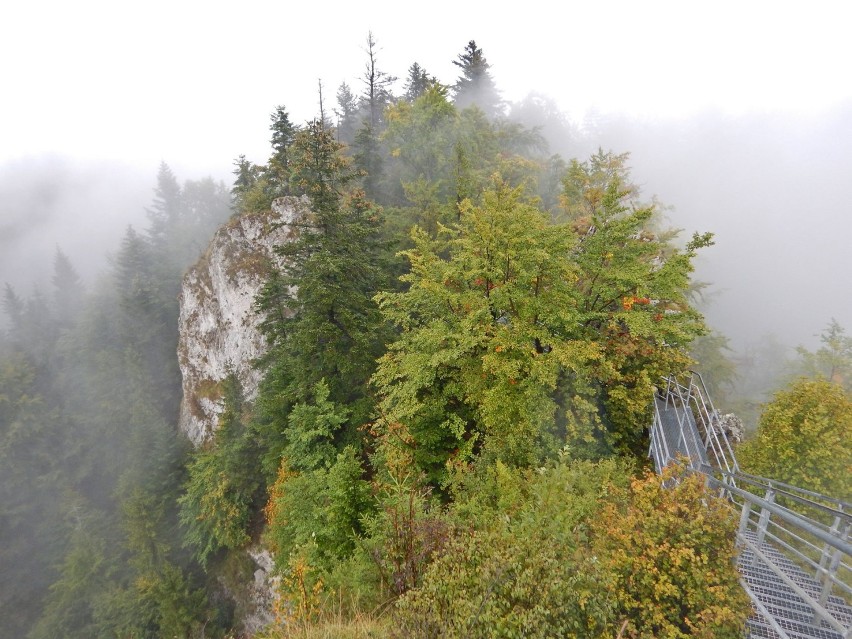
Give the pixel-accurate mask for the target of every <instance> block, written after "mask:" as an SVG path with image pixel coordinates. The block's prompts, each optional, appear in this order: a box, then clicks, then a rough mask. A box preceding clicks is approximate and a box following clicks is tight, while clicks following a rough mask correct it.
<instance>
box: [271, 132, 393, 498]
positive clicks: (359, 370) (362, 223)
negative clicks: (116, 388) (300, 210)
mask: <svg viewBox="0 0 852 639" xmlns="http://www.w3.org/2000/svg"><path fill="white" fill-rule="evenodd" d="M292 156H293V164H292V167H293V175H294V180H296V181H297V183H298V184H299V185H300V188H303V189H304V190H306V191H307V192H308V194H309V195H310V197H311V201H312V214H311V216H310V217H309V219H307V220H305V221H304V224H303V225H302V226H301V228H300V229H299V236H298V237H297V238H296V239H295V240H294V241H292V242H290V243H287V244H284V245H282V246H280V247H278V248H277V250H278V252H279V254H280V255H281V256H282V257H283V258H284V267H283V270H282V272H281V273H278V274H275V275H274V276H273V277H272V278H270V280H269V281H268V282H267V284H266V286H265V288H264V289H263V291H262V293H261V295H260V297H259V299H258V302H257V306H258V309H259V310H260V312H261V313H263V315H264V317H265V320H264V324H263V328H264V330H265V332H266V334H267V336H268V337H269V338H270V341H271V342H272V348H271V350H270V353H269V356H268V357H267V360H266V363H267V364H269V369H268V372H267V374H266V376H265V379H264V382H263V386H262V388H261V393H260V397H259V399H258V408H259V411H258V412H259V417H258V419H257V420H256V426H257V428H256V430H257V432H258V433H259V437H260V438H261V439H262V441H263V446H264V448H265V450H266V452H267V455H266V459H267V461H266V462H265V464H266V470H267V471H271V474H272V477H271V478H270V481H271V480H272V478H273V477H274V473H275V471H276V470H277V468H278V464H279V461H280V455H281V454H282V452H283V450H282V446H283V445H284V443H285V442H284V433H286V432H287V430H288V427H289V418H288V415H289V413H290V411H291V410H292V409H293V407H294V406H296V405H297V404H309V403H312V402H313V401H314V394H315V391H316V389H317V384H318V383H320V382H321V380H323V379H324V380H325V382H323V384H325V385H326V388H327V390H328V393H327V399H328V401H330V402H332V403H334V404H336V405H339V406H341V407H345V411H344V412H345V414H346V422H345V424H344V423H341V424H340V428H339V429H336V431H339V432H334V433H328V434H329V435H331V436H333V441H334V444H335V447H336V450H338V451H339V450H341V449H342V447H343V446H345V445H346V444H347V443H353V442H358V441H359V439H360V435H359V431H358V430H357V428H358V427H359V426H361V425H362V424H363V423H364V422H366V421H367V419H368V418H369V415H370V412H371V410H372V400H371V399H370V398H369V397H368V394H367V387H366V384H367V380H368V379H369V375H370V374H371V373H372V371H373V369H374V367H375V359H376V357H377V356H378V355H379V354H380V353H381V352H382V350H383V347H384V346H383V345H384V342H385V340H386V339H387V330H386V328H385V327H384V326H383V323H382V320H381V317H380V315H379V312H378V308H377V306H376V304H375V302H373V300H372V297H373V296H374V295H375V294H376V293H377V292H378V291H379V290H381V289H382V288H383V287H384V282H385V281H386V280H387V277H386V275H385V270H384V269H385V251H384V248H383V246H382V245H381V243H380V241H381V238H380V217H379V212H378V211H377V210H376V209H375V208H374V207H373V206H372V205H371V204H370V203H369V202H368V201H367V200H365V199H364V197H363V194H362V193H361V192H359V191H355V192H352V193H346V192H345V188H346V186H347V184H349V183H350V182H351V180H352V177H353V176H352V173H351V172H350V170H349V169H348V163H347V161H346V160H345V158H343V157H342V156H341V155H340V145H339V144H338V143H337V142H335V141H334V139H333V136H332V134H331V132H329V131H328V130H326V129H325V128H323V127H322V126H321V124H320V123H318V122H313V123H311V124H309V125H308V126H307V127H306V128H305V129H304V130H302V131H300V132H299V133H298V134H297V136H296V140H295V142H294V143H293V148H292ZM283 309H286V310H283ZM322 401H325V400H322ZM305 410H307V409H306V408H304V407H303V408H301V409H300V411H302V412H304V411H305ZM317 410H323V409H322V408H321V407H320V406H319V405H317ZM338 414H343V413H340V412H339V411H338ZM307 417H308V416H306V417H305V419H307ZM296 419H298V417H297V418H296ZM302 422H303V426H304V429H303V433H306V432H307V430H308V429H309V428H311V427H310V425H309V424H307V423H305V420H304V419H303V420H302ZM324 441H325V442H326V443H327V442H328V438H326V439H325V440H324ZM300 452H301V453H303V452H307V451H306V450H301V451H300ZM324 454H325V453H323V455H324ZM297 463H298V462H297Z"/></svg>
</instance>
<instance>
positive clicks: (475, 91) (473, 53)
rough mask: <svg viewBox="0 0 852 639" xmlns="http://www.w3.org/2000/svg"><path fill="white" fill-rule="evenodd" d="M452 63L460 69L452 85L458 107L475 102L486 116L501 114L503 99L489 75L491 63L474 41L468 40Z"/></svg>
mask: <svg viewBox="0 0 852 639" xmlns="http://www.w3.org/2000/svg"><path fill="white" fill-rule="evenodd" d="M453 64H454V65H455V66H457V67H459V68H460V69H461V75H460V76H459V78H458V80H457V81H456V83H455V85H454V87H453V88H454V90H455V103H456V104H457V105H459V108H462V109H463V108H465V107H467V106H470V105H471V104H476V105H477V106H478V107H479V108H480V109H482V111H483V112H484V113H485V114H486V115H488V117H496V116H498V115H502V112H503V100H502V99H501V98H500V94H499V92H498V91H497V86H496V84H495V83H494V79H493V78H492V77H491V71H490V68H491V65H490V64H488V62H487V61H486V59H485V56H484V55H483V53H482V49H481V48H479V47H477V46H476V42H474V41H473V40H471V41H470V42H468V43H467V45H466V46H465V48H464V51H462V53H460V54H459V55H458V57H457V58H456V59H455V60H453Z"/></svg>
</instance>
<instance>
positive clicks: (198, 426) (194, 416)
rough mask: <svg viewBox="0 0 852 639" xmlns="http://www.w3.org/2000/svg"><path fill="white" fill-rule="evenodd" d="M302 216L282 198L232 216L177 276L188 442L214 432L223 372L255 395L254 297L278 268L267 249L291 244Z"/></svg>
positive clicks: (258, 344)
mask: <svg viewBox="0 0 852 639" xmlns="http://www.w3.org/2000/svg"><path fill="white" fill-rule="evenodd" d="M307 215H309V209H308V201H307V199H306V198H303V199H300V198H294V197H283V198H278V199H276V200H275V201H274V202H273V203H272V209H271V210H270V211H267V212H265V213H249V214H243V215H240V216H236V217H234V218H232V219H231V220H230V221H229V222H227V223H226V224H225V225H223V226H222V227H221V228H220V229H219V230H218V231H217V232H216V234H215V236H214V237H213V240H212V241H211V243H210V246H209V247H208V249H207V251H206V253H205V254H204V256H203V257H202V258H201V259H200V260H199V261H198V263H197V264H196V265H195V266H193V267H192V268H191V269H190V270H189V272H188V273H187V274H186V276H185V277H184V279H183V286H182V289H181V294H180V317H179V331H180V336H179V341H178V358H179V362H180V370H181V375H182V378H183V401H182V403H181V415H180V428H181V430H182V431H183V432H184V433H186V434H187V436H188V437H189V438H190V440H192V442H193V443H194V444H195V445H196V446H198V445H200V444H202V443H203V442H204V441H206V440H207V439H208V438H209V437H210V436H211V435H212V433H213V432H214V430H215V429H216V425H217V421H218V417H219V415H220V414H221V412H222V409H223V405H222V384H221V382H222V380H224V379H225V378H226V377H227V376H228V374H229V373H231V372H233V373H234V374H236V376H237V378H238V379H239V381H240V383H241V384H242V388H243V392H244V394H245V397H246V399H248V400H252V399H254V397H255V396H256V395H257V389H258V384H259V382H260V372H259V371H258V370H256V369H255V367H254V366H253V362H254V361H255V360H256V359H257V358H258V357H260V356H261V355H263V354H264V353H265V352H266V348H267V345H266V341H265V339H264V337H263V335H262V334H261V333H260V330H259V324H260V318H259V317H258V316H257V315H256V314H255V312H254V300H255V297H256V295H257V293H258V292H259V291H260V289H261V287H262V286H263V283H264V281H265V278H266V276H267V275H268V274H269V272H270V269H272V268H274V267H277V266H280V265H281V264H280V257H278V256H277V255H276V254H275V252H274V250H273V247H274V246H276V245H278V244H281V243H284V242H288V241H292V239H293V238H294V237H295V236H296V232H297V231H296V229H297V228H298V223H299V222H300V221H302V220H303V219H304V218H305V217H306V216H307Z"/></svg>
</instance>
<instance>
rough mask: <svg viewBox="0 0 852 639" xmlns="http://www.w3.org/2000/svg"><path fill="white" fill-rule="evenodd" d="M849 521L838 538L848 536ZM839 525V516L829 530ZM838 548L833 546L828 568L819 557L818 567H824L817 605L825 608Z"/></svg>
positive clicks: (836, 563)
mask: <svg viewBox="0 0 852 639" xmlns="http://www.w3.org/2000/svg"><path fill="white" fill-rule="evenodd" d="M849 526H850V524H849V522H847V523H846V525H845V526H844V527H843V534H842V535H841V536H840V538H841V539H842V540H843V541H846V539H847V538H848V537H849ZM839 527H840V517H837V518H835V520H834V526H832V527H831V532H838V530H839ZM827 548H828V544H826V549H827ZM826 554H827V553H826V552H825V550H823V558H825V557H826ZM840 555H841V552H840V549H839V548H835V549H834V552H832V553H831V561H830V562H829V564H828V568H827V569H825V567H824V566H823V559H820V562H819V567H820V568H823V569H824V572H823V574H822V589H821V590H820V593H819V605H820V606H822V607H823V608H825V605H826V604H827V603H828V598H829V597H830V596H831V588H832V587H833V586H834V577H835V576H836V575H837V569H838V567H839V566H840ZM817 579H819V575H817ZM819 618H820V617H819V615H818V614H814V620H813V623H819Z"/></svg>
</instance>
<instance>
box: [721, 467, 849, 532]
mask: <svg viewBox="0 0 852 639" xmlns="http://www.w3.org/2000/svg"><path fill="white" fill-rule="evenodd" d="M716 472H719V473H721V474H723V475H727V476H731V477H733V478H735V479H737V480H738V481H740V482H743V483H746V484H750V485H752V486H757V487H759V488H763V489H764V490H766V489H772V490H773V491H775V493H776V494H778V495H784V496H785V497H788V498H789V499H792V500H793V501H795V502H797V503H799V504H802V505H803V506H808V507H809V508H814V509H816V510H820V511H822V512H823V513H825V514H827V515H832V516H834V517H840V518H841V519H842V520H844V521H852V512H847V511H844V510H837V509H835V508H832V507H831V506H826V505H825V504H821V503H819V502H816V501H813V500H811V499H807V498H805V497H800V496H799V495H796V494H795V493H792V492H790V491H789V489H790V488H793V489H795V488H797V487H796V486H790V484H785V483H783V482H778V481H775V480H774V479H769V478H767V477H760V476H759V475H750V474H748V473H744V472H742V471H740V472H738V473H729V472H726V471H716ZM705 474H709V473H705ZM779 486H782V487H783V488H778V487H779ZM801 492H802V493H806V494H809V495H811V496H813V497H816V498H819V499H824V500H825V501H832V502H840V504H841V507H842V505H843V504H845V503H846V502H843V501H842V500H839V499H834V498H832V497H827V496H826V495H820V494H819V493H815V492H812V491H806V490H804V489H801Z"/></svg>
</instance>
